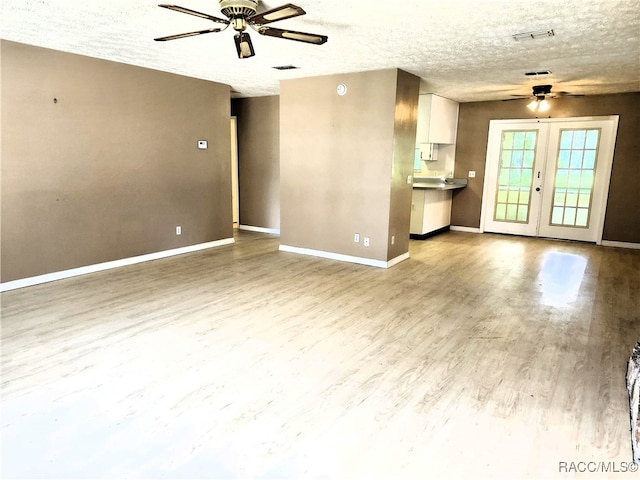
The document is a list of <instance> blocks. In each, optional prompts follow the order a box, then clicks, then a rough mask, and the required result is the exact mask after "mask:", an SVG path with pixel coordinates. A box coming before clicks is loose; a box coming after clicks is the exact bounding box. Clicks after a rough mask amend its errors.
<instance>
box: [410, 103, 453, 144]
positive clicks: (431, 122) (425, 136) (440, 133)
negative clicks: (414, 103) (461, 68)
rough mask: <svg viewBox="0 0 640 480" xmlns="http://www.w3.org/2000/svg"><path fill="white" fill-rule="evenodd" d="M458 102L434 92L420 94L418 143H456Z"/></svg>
mask: <svg viewBox="0 0 640 480" xmlns="http://www.w3.org/2000/svg"><path fill="white" fill-rule="evenodd" d="M457 129H458V103H457V102H454V101H453V100H449V99H447V98H444V97H440V96H438V95H433V94H430V93H429V94H423V95H420V100H419V102H418V122H417V132H416V143H442V144H453V143H456V132H457Z"/></svg>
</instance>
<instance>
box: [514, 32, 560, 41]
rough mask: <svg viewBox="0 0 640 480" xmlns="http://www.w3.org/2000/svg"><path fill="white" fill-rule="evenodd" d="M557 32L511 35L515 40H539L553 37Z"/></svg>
mask: <svg viewBox="0 0 640 480" xmlns="http://www.w3.org/2000/svg"><path fill="white" fill-rule="evenodd" d="M554 35H555V32H554V31H553V30H540V31H538V32H523V33H514V34H513V35H511V36H512V37H513V39H514V40H538V39H540V38H545V37H553V36H554Z"/></svg>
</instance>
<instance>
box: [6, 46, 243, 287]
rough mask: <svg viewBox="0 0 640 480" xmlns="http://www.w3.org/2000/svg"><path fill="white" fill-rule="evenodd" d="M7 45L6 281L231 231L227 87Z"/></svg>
mask: <svg viewBox="0 0 640 480" xmlns="http://www.w3.org/2000/svg"><path fill="white" fill-rule="evenodd" d="M1 46H2V59H1V61H2V91H1V95H2V107H1V109H2V152H1V153H2V197H1V199H2V211H1V213H2V273H1V277H2V281H3V282H6V281H10V280H15V279H19V278H25V277H30V276H34V275H39V274H44V273H49V272H55V271H60V270H65V269H70V268H74V267H80V266H85V265H91V264H96V263H100V262H106V261H110V260H116V259H121V258H126V257H132V256H136V255H141V254H146V253H152V252H157V251H162V250H167V249H172V248H178V247H183V246H187V245H193V244H199V243H204V242H209V241H215V240H219V239H223V238H230V237H232V234H233V233H232V218H231V193H230V192H231V181H230V178H231V173H230V143H229V116H230V108H229V104H230V101H229V87H228V86H225V85H221V84H216V83H212V82H207V81H202V80H196V79H191V78H186V77H181V76H177V75H172V74H168V73H162V72H158V71H153V70H148V69H143V68H138V67H133V66H128V65H124V64H118V63H113V62H108V61H103V60H97V59H93V58H88V57H82V56H77V55H71V54H67V53H62V52H58V51H52V50H47V49H43V48H37V47H32V46H26V45H21V44H17V43H12V42H7V41H2V44H1ZM54 98H57V99H58V102H57V103H54V100H53V99H54ZM197 140H208V143H209V148H208V150H199V149H198V148H197ZM176 225H181V226H182V231H183V233H182V235H181V236H176V235H175V227H176Z"/></svg>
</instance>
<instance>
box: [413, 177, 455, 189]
mask: <svg viewBox="0 0 640 480" xmlns="http://www.w3.org/2000/svg"><path fill="white" fill-rule="evenodd" d="M466 186H467V179H466V178H440V177H426V178H425V177H415V178H414V179H413V188H418V189H425V190H456V189H458V188H465V187H466Z"/></svg>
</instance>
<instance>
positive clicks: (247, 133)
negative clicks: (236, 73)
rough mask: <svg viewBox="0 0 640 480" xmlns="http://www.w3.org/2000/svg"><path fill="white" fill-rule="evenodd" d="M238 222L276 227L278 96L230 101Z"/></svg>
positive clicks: (278, 223)
mask: <svg viewBox="0 0 640 480" xmlns="http://www.w3.org/2000/svg"><path fill="white" fill-rule="evenodd" d="M232 110H233V113H234V114H235V115H236V116H237V117H238V177H239V191H240V193H239V203H240V224H241V225H249V226H253V227H262V228H269V229H274V230H279V229H280V97H279V96H270V97H256V98H242V99H238V100H233V105H232Z"/></svg>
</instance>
